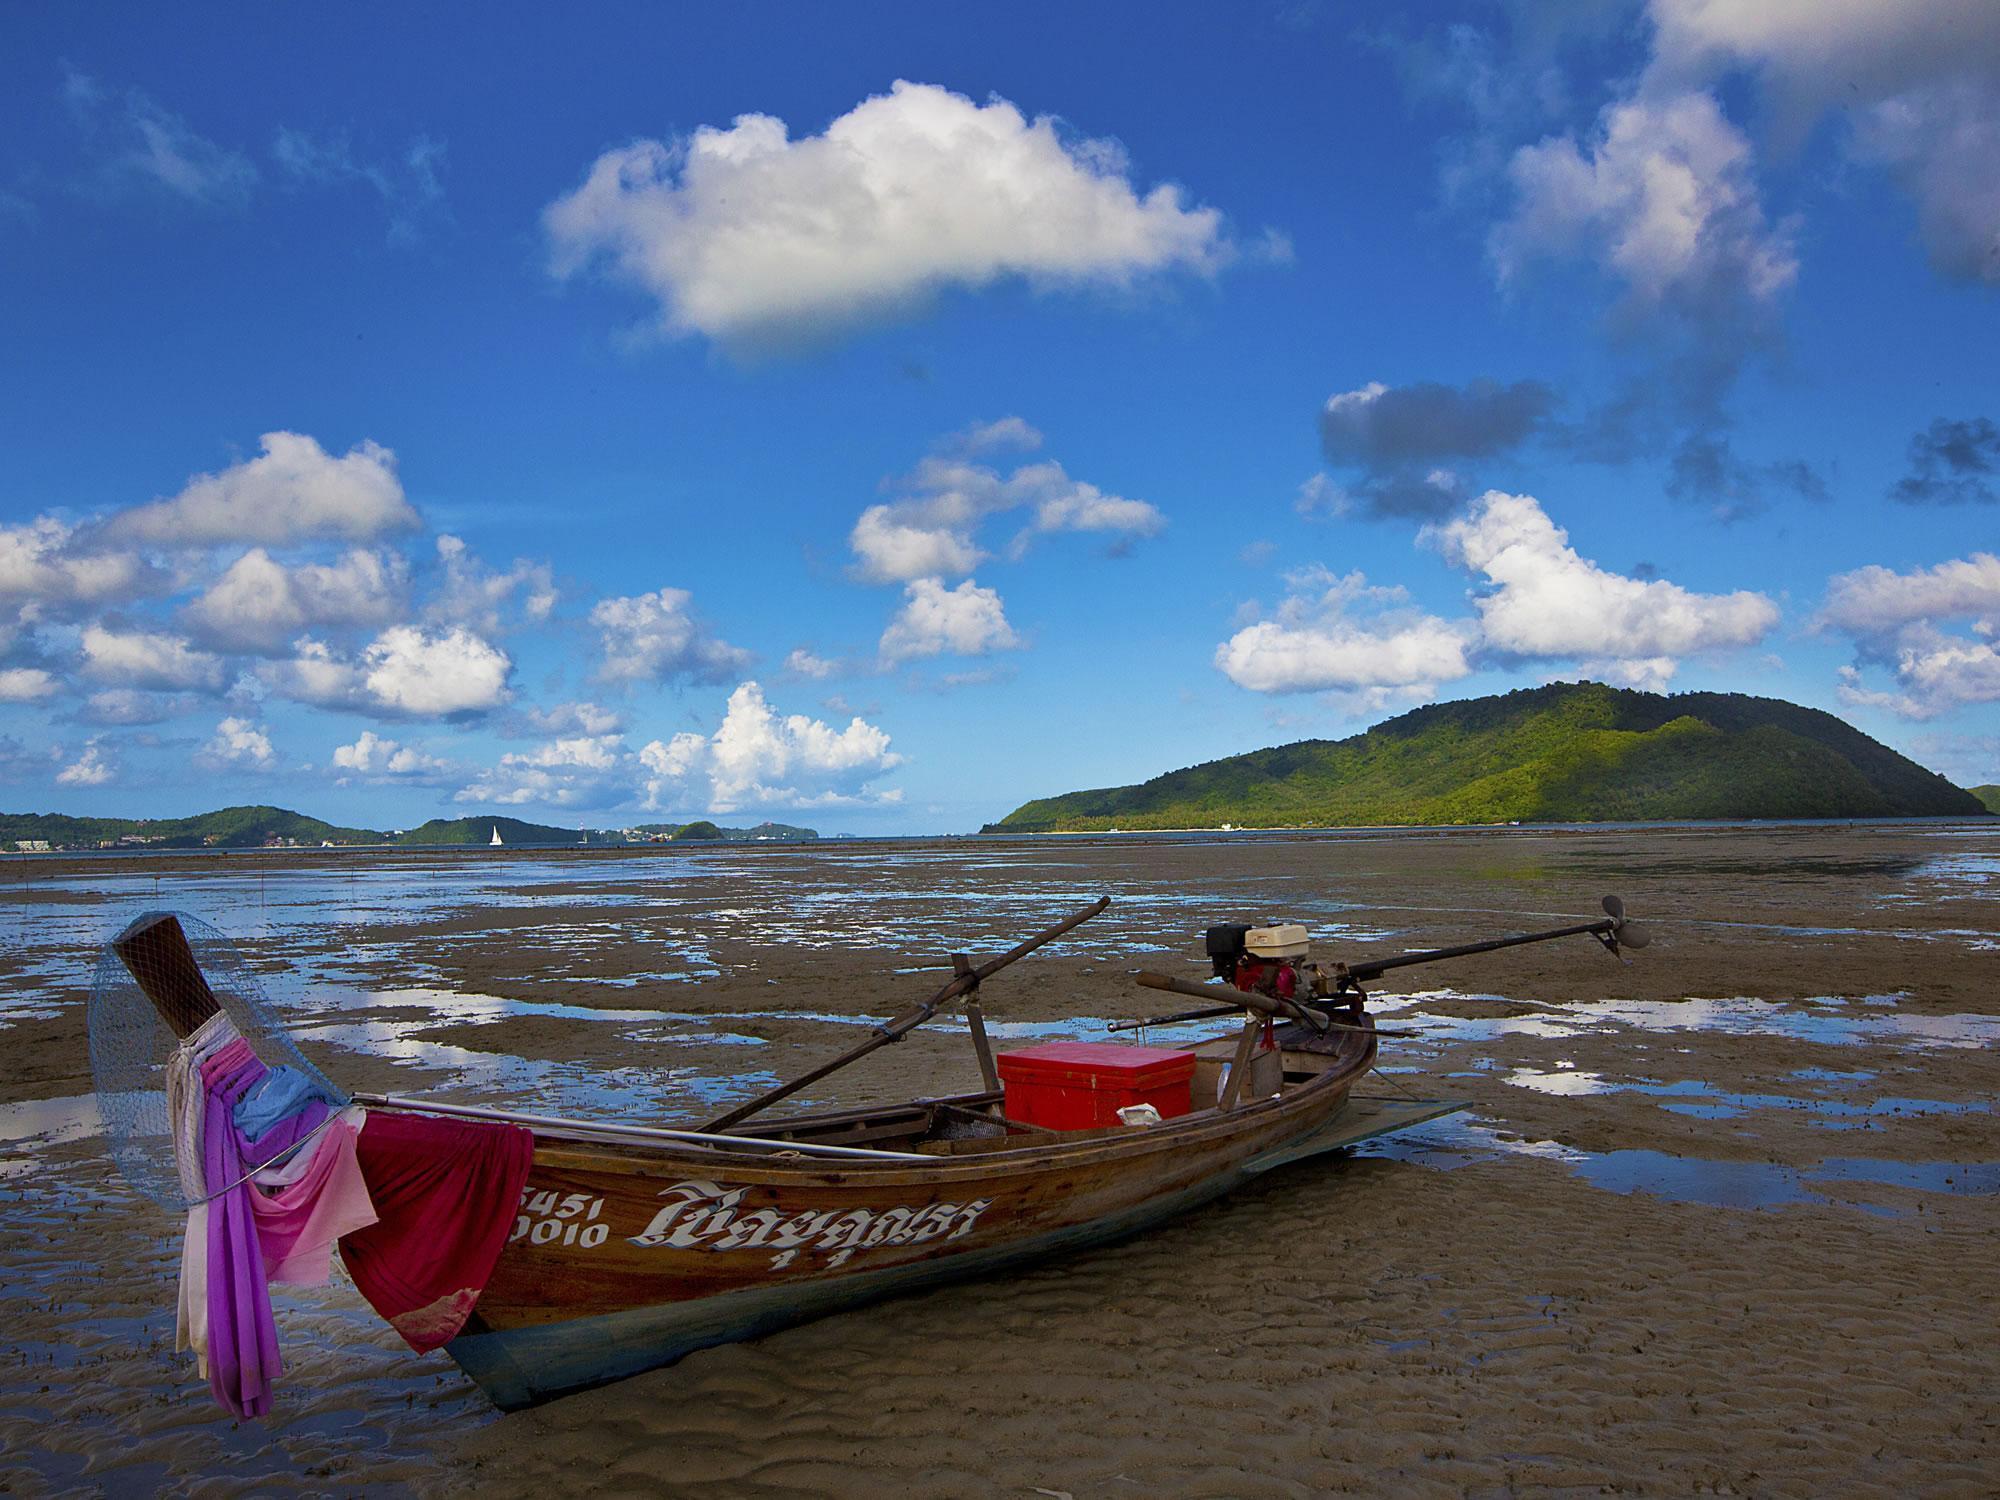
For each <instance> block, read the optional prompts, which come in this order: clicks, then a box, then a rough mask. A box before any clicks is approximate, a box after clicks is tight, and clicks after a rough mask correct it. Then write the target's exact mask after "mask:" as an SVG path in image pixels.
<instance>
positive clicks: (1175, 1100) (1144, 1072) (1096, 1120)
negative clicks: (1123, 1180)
mask: <svg viewBox="0 0 2000 1500" xmlns="http://www.w3.org/2000/svg"><path fill="white" fill-rule="evenodd" d="M995 1061H996V1062H997V1063H998V1065H999V1068H1000V1081H1001V1082H1002V1083H1003V1084H1004V1085H1006V1089H1007V1117H1008V1118H1009V1119H1011V1120H1021V1121H1024V1122H1025V1123H1027V1124H1029V1125H1040V1126H1042V1127H1043V1128H1044V1129H1048V1130H1096V1129H1099V1128H1102V1127H1104V1126H1107V1125H1116V1124H1118V1123H1119V1121H1118V1111H1119V1110H1121V1109H1123V1108H1125V1107H1126V1106H1127V1105H1129V1104H1150V1105H1152V1106H1153V1108H1155V1109H1157V1110H1158V1111H1159V1112H1160V1117H1161V1118H1162V1119H1172V1118H1173V1117H1174V1116H1175V1115H1184V1114H1186V1113H1187V1112H1188V1110H1189V1109H1190V1108H1192V1107H1193V1100H1192V1088H1191V1081H1192V1079H1193V1078H1194V1054H1193V1053H1192V1052H1176V1051H1172V1050H1170V1049H1168V1048H1165V1047H1134V1046H1129V1045H1127V1044H1125V1043H1123V1042H1044V1043H1043V1044H1042V1045H1041V1046H1039V1047H1023V1048H1022V1049H1021V1050H1020V1051H1018V1052H1003V1053H1001V1054H1000V1056H999V1057H998V1058H996V1059H995Z"/></svg>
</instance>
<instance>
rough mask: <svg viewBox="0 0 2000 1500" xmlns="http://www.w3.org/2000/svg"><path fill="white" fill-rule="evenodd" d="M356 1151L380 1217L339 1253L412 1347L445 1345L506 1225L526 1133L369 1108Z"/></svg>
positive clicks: (474, 1296) (475, 1294) (523, 1161)
mask: <svg viewBox="0 0 2000 1500" xmlns="http://www.w3.org/2000/svg"><path fill="white" fill-rule="evenodd" d="M356 1155H357V1156H358V1158H359V1160H360V1162H361V1176H362V1179H363V1180H364V1181H365V1182H366V1183H367V1184H368V1196H369V1197H370V1198H371V1199H373V1200H374V1203H375V1211H376V1213H378V1214H379V1215H381V1219H380V1221H379V1222H378V1223H375V1224H372V1225H370V1226H369V1227H368V1228H366V1229H359V1230H356V1231H355V1232H354V1233H353V1234H350V1235H348V1236H347V1237H346V1238H344V1239H342V1240H341V1242H340V1258H341V1259H342V1260H343V1261H344V1262H346V1265H347V1271H348V1274H349V1275H350V1276H352V1277H353V1278H354V1284H355V1286H357V1287H359V1288H360V1289H361V1295H362V1296H364V1297H366V1298H367V1299H368V1303H369V1305H370V1306H371V1307H373V1308H374V1309H375V1311H377V1312H378V1313H380V1314H381V1315H382V1316H383V1317H385V1318H387V1319H388V1320H389V1323H390V1326H392V1327H393V1328H394V1329H395V1330H396V1332H398V1333H400V1334H401V1335H402V1336H403V1340H404V1342H405V1343H407V1344H408V1345H409V1346H410V1347H411V1348H412V1349H415V1350H416V1351H417V1352H418V1353H423V1352H424V1351H426V1350H429V1349H435V1348H438V1347H439V1346H440V1345H442V1344H448V1343H450V1342H451V1341H452V1339H453V1338H455V1337H456V1336H457V1334H458V1331H459V1329H461V1328H463V1327H464V1326H465V1320H466V1319H467V1318H469V1317H470V1316H472V1307H473V1304H474V1303H475V1302H477V1301H478V1300H479V1294H480V1292H481V1291H483V1290H485V1287H486V1280H487V1278H488V1277H489V1276H491V1275H492V1274H493V1263H494V1262H495V1261H497V1260H498V1259H499V1258H500V1249H501V1247H502V1246H503V1245H505V1244H506V1243H507V1236H508V1234H509V1233H510V1232H512V1230H513V1227H514V1218H515V1214H516V1212H517V1211H518V1210H519V1208H520V1206H521V1188H522V1185H523V1184H525V1183H526V1182H527V1180H528V1167H529V1164H530V1163H531V1162H532V1161H533V1159H534V1155H535V1137H534V1133H533V1132H532V1131H528V1130H523V1129H522V1128H521V1127H520V1126H518V1125H487V1124H479V1123H474V1122H471V1121H465V1120H447V1119H441V1118H439V1117H437V1116H434V1115H414V1114H411V1115H406V1114H392V1113H383V1112H379V1111H375V1110H370V1111H369V1113H368V1122H367V1124H366V1125H365V1126H363V1127H362V1131H361V1138H360V1140H359V1142H357V1144H356Z"/></svg>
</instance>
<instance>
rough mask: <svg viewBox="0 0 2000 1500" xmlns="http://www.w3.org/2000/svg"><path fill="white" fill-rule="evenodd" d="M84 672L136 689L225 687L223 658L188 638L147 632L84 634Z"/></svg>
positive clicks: (96, 628)
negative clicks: (200, 647) (223, 683)
mask: <svg viewBox="0 0 2000 1500" xmlns="http://www.w3.org/2000/svg"><path fill="white" fill-rule="evenodd" d="M83 669H84V671H85V672H87V673H88V674H89V675H90V676H92V677H95V678H98V679H99V680H101V681H104V682H109V683H114V684H117V685H118V686H121V687H133V688H190V689H203V688H205V689H210V690H213V689H215V688H219V687H221V686H222V659H221V658H220V657H218V656H215V655H213V654H211V653H209V652H207V651H202V650H198V649H197V648H196V647H195V646H194V645H193V644H192V643H190V642H189V641H188V640H187V639H186V638H185V637H182V636H176V635H164V634H158V633H154V632H150V631H143V630H128V631H119V630H108V629H106V628H105V627H104V626H102V625H87V626H85V627H84V631H83Z"/></svg>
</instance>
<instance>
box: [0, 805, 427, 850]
mask: <svg viewBox="0 0 2000 1500" xmlns="http://www.w3.org/2000/svg"><path fill="white" fill-rule="evenodd" d="M387 837H388V835H387V834H381V833H375V832H373V831H371V830H369V829H366V828H341V827H338V826H337V825H335V824H332V823H324V822H321V821H320V820H319V819H318V818H309V817H307V816H306V815H305V814H304V813H295V812H287V811H286V810H285V809H284V808H282V807H225V808H222V809H221V810H220V811H217V812H210V813H198V814H196V815H195V816H194V817H191V818H72V817H69V816H67V815H65V814H63V813H0V843H4V844H5V845H6V846H7V847H9V848H11V847H13V845H14V843H15V842H16V841H17V840H23V839H28V840H34V839H39V840H42V841H43V842H46V843H49V844H52V845H55V846H57V847H59V848H69V849H95V848H97V847H99V846H110V845H124V846H126V847H130V848H148V849H153V848H157V849H203V848H207V849H256V848H261V847H262V846H263V845H265V844H273V843H292V844H307V845H315V844H321V843H331V844H380V843H382V842H384V841H385V840H386V839H387Z"/></svg>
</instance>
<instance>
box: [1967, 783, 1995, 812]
mask: <svg viewBox="0 0 2000 1500" xmlns="http://www.w3.org/2000/svg"><path fill="white" fill-rule="evenodd" d="M1972 795H1973V796H1975V797H1977V798H1978V799H1979V800H1980V801H1981V802H1984V803H1985V804H1986V810H1987V811H1988V812H1990V813H2000V785H1995V784H1993V783H1991V782H1989V783H1987V784H1986V785H1985V786H1976V787H1973V788H1972Z"/></svg>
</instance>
